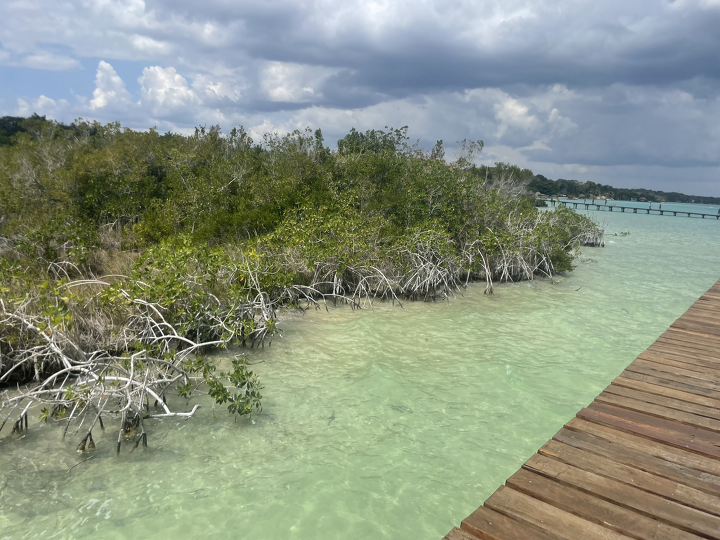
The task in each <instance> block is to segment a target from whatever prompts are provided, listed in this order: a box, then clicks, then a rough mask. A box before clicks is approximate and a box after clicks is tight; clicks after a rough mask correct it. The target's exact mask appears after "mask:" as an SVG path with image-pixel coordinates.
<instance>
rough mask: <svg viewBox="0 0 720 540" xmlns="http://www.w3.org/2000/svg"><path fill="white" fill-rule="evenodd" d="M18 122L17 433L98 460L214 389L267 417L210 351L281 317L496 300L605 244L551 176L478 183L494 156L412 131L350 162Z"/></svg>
mask: <svg viewBox="0 0 720 540" xmlns="http://www.w3.org/2000/svg"><path fill="white" fill-rule="evenodd" d="M12 122H15V123H14V124H12ZM6 124H8V125H9V124H12V125H13V126H15V128H17V129H15V131H13V133H12V135H11V136H4V138H2V140H0V435H3V433H2V431H3V429H6V430H8V432H9V435H10V436H15V435H16V434H19V435H21V434H22V433H23V432H24V431H25V430H27V428H28V413H29V411H30V408H31V406H35V407H36V408H40V410H41V414H40V419H41V420H42V421H46V422H56V423H58V424H60V426H61V427H62V428H63V429H64V435H63V436H65V435H66V434H68V433H70V434H71V436H74V437H75V436H76V437H78V438H79V445H78V452H80V453H83V452H86V451H90V450H92V449H94V447H95V443H94V441H93V438H92V432H93V430H94V429H96V427H100V428H101V429H104V427H105V423H104V420H105V422H107V420H108V419H113V420H114V421H116V423H115V428H114V429H117V430H118V439H117V452H118V453H119V452H120V450H121V447H122V445H123V442H126V443H132V444H133V448H136V447H138V445H140V444H142V445H144V446H146V445H147V440H148V439H147V431H146V421H147V420H149V419H151V418H158V417H170V416H177V417H190V416H192V415H193V414H194V413H195V412H196V411H197V409H198V407H199V405H194V406H192V408H191V406H190V402H189V400H190V399H191V398H192V396H193V395H194V394H196V393H198V392H203V393H208V394H209V395H210V397H211V398H213V399H214V400H215V402H216V403H218V404H221V405H224V406H227V408H228V411H229V412H230V413H232V414H234V415H237V416H242V415H248V414H250V413H252V412H255V411H259V410H260V409H261V399H262V396H261V393H260V391H261V389H262V386H261V384H260V382H259V381H258V379H257V377H256V376H255V375H254V374H253V373H252V371H251V370H250V366H249V365H248V363H247V361H246V360H245V358H244V357H243V355H241V354H239V355H237V356H236V357H235V360H234V361H232V366H231V368H230V369H229V371H219V370H218V368H217V365H216V363H215V362H214V360H213V359H212V357H208V356H206V354H207V353H208V352H211V351H213V350H216V349H221V348H226V347H228V346H231V345H242V346H249V347H257V346H264V345H265V343H268V344H270V343H271V342H272V339H273V337H274V336H276V335H277V333H278V329H277V327H276V320H277V312H278V310H279V309H281V308H290V309H301V310H304V309H310V308H320V307H323V306H325V307H326V306H327V302H333V303H335V304H337V303H338V302H339V303H343V304H348V305H350V306H351V307H352V308H364V307H367V306H370V305H371V304H372V302H373V301H376V300H380V301H391V302H399V303H402V302H403V301H406V300H423V301H435V300H438V299H447V298H448V297H450V296H451V295H452V294H453V292H454V291H456V290H458V289H460V288H461V287H464V286H466V285H467V284H468V283H469V282H471V281H481V282H484V283H485V287H486V291H485V292H486V293H488V294H492V291H493V283H494V282H507V281H516V280H528V279H534V277H535V276H543V277H552V276H553V275H555V274H556V273H559V272H567V271H571V270H572V269H573V263H574V260H575V259H576V257H577V255H578V248H579V247H580V246H582V245H588V246H602V245H604V239H603V234H604V231H603V230H602V228H600V227H599V226H598V225H597V224H596V223H594V222H593V221H591V220H590V219H588V218H587V217H584V216H581V215H579V214H577V213H575V212H573V211H571V210H568V209H565V208H557V209H553V210H547V211H544V210H538V209H537V208H536V207H535V200H534V197H532V196H531V195H530V194H529V193H528V190H527V185H528V183H529V182H530V181H531V180H532V178H533V177H534V175H533V173H532V172H531V171H529V170H527V169H520V168H518V167H516V166H513V165H509V164H505V163H497V164H495V165H494V166H492V167H488V166H476V165H475V164H474V160H475V158H476V157H477V155H478V154H479V153H480V152H481V150H482V147H483V143H482V142H481V141H477V142H470V141H462V142H461V143H459V150H458V152H457V155H456V156H455V159H454V160H453V161H448V160H446V159H445V151H444V148H443V142H442V141H438V142H437V143H436V144H435V146H434V147H433V149H432V150H431V151H424V150H422V149H420V148H419V146H418V144H417V143H415V144H412V142H411V141H410V140H409V138H408V136H407V128H406V127H404V128H401V129H391V128H385V130H370V131H367V132H365V133H361V132H358V131H356V130H354V129H353V130H351V131H350V133H348V134H347V136H345V137H344V138H342V139H340V140H339V141H338V145H337V149H336V150H331V149H330V148H328V147H326V146H325V145H324V141H323V137H322V132H321V131H320V130H317V131H314V132H313V131H310V130H306V131H304V132H300V131H295V132H293V133H290V134H288V135H277V134H272V133H268V134H265V135H264V137H263V140H262V141H253V140H252V139H251V137H250V136H249V135H248V133H247V132H245V131H244V129H243V128H238V129H233V130H232V131H230V133H228V134H226V135H222V134H221V132H220V128H219V127H217V126H214V127H211V128H209V129H206V128H199V129H196V130H195V133H194V134H192V135H189V136H184V135H178V134H172V133H167V134H165V135H161V134H159V133H158V132H157V131H155V130H152V129H151V130H149V131H146V132H137V131H132V130H129V129H123V128H122V127H121V126H120V124H119V123H111V124H106V125H102V124H99V123H97V122H86V121H82V120H78V121H76V122H75V123H73V124H71V125H65V124H60V123H57V122H53V121H48V120H46V119H45V118H43V117H38V116H33V117H31V118H28V119H9V120H8V119H7V118H5V119H1V120H0V125H6ZM2 387H5V390H4V391H3V390H2ZM10 389H12V392H11V391H10ZM168 396H171V397H172V396H177V397H179V398H180V399H178V398H177V397H176V398H175V399H172V400H171V399H168ZM170 402H172V403H174V404H181V405H182V406H184V409H189V410H188V411H187V412H178V411H176V410H174V407H171V405H170ZM8 432H5V434H4V436H8Z"/></svg>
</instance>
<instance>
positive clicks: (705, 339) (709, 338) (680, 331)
mask: <svg viewBox="0 0 720 540" xmlns="http://www.w3.org/2000/svg"><path fill="white" fill-rule="evenodd" d="M667 331H672V332H674V335H676V336H679V335H685V336H686V337H693V338H695V339H696V340H697V341H699V342H702V343H712V342H713V341H715V340H717V339H720V337H719V336H716V335H713V334H707V333H703V332H697V331H694V330H687V329H684V328H677V327H674V326H671V327H670V328H668V330H667Z"/></svg>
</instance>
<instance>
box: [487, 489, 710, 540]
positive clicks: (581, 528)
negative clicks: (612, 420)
mask: <svg viewBox="0 0 720 540" xmlns="http://www.w3.org/2000/svg"><path fill="white" fill-rule="evenodd" d="M485 506H487V507H488V508H492V509H493V510H495V511H496V512H500V513H501V514H505V515H507V516H512V517H514V518H516V519H519V520H522V521H525V522H527V523H531V524H533V525H535V526H536V527H539V528H541V529H543V530H546V531H550V532H551V533H553V534H555V535H557V536H559V537H561V538H566V539H567V540H577V539H579V538H582V539H583V540H626V539H627V538H628V537H627V536H625V535H623V534H619V533H616V532H615V531H611V530H610V529H606V528H605V527H601V526H600V525H596V524H595V523H591V522H589V521H586V520H584V519H582V518H579V517H577V516H575V515H573V514H571V513H569V512H564V511H563V510H560V509H559V508H555V507H554V506H551V505H549V504H547V503H544V502H542V501H539V500H537V499H534V498H532V497H529V496H527V495H525V494H523V493H520V492H519V491H515V490H514V489H510V488H508V487H505V486H502V487H501V488H500V489H498V490H497V491H496V492H495V493H493V495H492V496H491V497H490V498H489V499H488V500H487V501H485ZM718 525H719V526H720V522H719V523H718Z"/></svg>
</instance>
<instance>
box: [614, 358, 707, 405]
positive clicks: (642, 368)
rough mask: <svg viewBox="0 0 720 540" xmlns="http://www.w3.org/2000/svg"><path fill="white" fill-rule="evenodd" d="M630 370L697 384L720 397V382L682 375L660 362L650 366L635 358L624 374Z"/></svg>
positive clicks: (688, 383)
mask: <svg viewBox="0 0 720 540" xmlns="http://www.w3.org/2000/svg"><path fill="white" fill-rule="evenodd" d="M630 371H631V372H634V373H641V374H643V375H649V376H651V377H659V378H662V379H668V380H671V381H675V382H678V383H683V384H687V385H691V386H695V387H697V388H704V389H705V390H708V391H710V392H711V393H712V394H713V395H714V396H717V397H718V398H720V383H717V382H714V381H709V380H703V379H698V378H696V377H689V376H687V375H682V374H679V373H676V372H674V371H673V370H670V369H667V368H665V367H661V365H660V364H658V365H657V366H648V365H647V364H646V363H644V362H643V361H638V360H635V362H633V363H632V364H630V365H629V366H628V367H627V368H626V370H625V371H624V372H623V373H622V374H623V375H624V374H625V373H627V372H630Z"/></svg>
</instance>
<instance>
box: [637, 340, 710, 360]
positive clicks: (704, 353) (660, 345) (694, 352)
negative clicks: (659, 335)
mask: <svg viewBox="0 0 720 540" xmlns="http://www.w3.org/2000/svg"><path fill="white" fill-rule="evenodd" d="M654 350H660V351H663V352H667V353H669V354H674V355H676V356H691V357H695V356H697V357H699V358H703V359H707V360H720V350H718V349H717V348H716V347H711V346H709V345H707V346H706V345H692V344H688V343H685V342H682V341H677V340H673V339H669V338H668V339H666V340H663V341H656V342H655V343H653V344H652V345H650V347H648V349H647V352H650V351H654Z"/></svg>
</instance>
